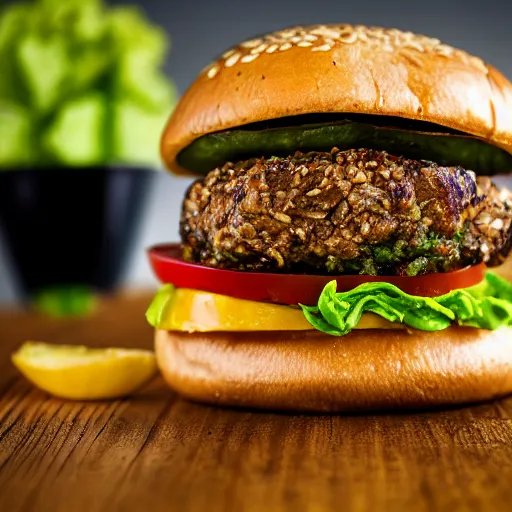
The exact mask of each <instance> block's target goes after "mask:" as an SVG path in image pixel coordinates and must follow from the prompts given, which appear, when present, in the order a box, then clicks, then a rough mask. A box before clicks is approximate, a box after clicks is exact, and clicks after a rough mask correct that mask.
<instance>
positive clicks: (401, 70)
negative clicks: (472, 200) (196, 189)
mask: <svg viewBox="0 0 512 512" xmlns="http://www.w3.org/2000/svg"><path fill="white" fill-rule="evenodd" d="M326 112H339V113H347V114H349V113H350V114H354V113H357V114H373V115H384V116H398V117H402V118H407V119H412V120H420V121H427V122H431V123H435V124H438V125H441V126H444V127H447V128H450V129H454V130H458V131H461V132H464V133H467V134H471V135H474V136H476V137H478V138H481V139H483V140H486V141H488V142H490V143H492V144H494V145H496V146H499V147H501V148H503V149H505V150H506V151H508V152H509V153H512V84H510V82H509V81H508V80H507V79H506V78H505V77H504V76H503V75H502V74H501V73H500V72H499V71H497V70H496V69H495V68H493V67H492V66H490V65H488V64H485V63H484V62H483V61H482V60H480V59H479V58H477V57H473V56H471V55H469V54H467V53H465V52H463V51H460V50H456V49H454V48H451V47H450V46H447V45H445V44H442V43H441V42H440V41H439V40H437V39H431V38H428V37H425V36H418V35H414V34H412V33H410V32H401V31H399V30H394V29H381V28H368V27H363V26H356V27H353V26H350V25H315V26H308V27H294V28H291V29H287V30H283V31H280V32H276V33H273V34H268V35H265V36H263V37H261V38H258V39H253V40H250V41H245V42H243V43H241V44H239V45H238V46H236V47H234V48H232V49H231V50H229V51H227V52H226V53H225V54H224V55H223V56H222V57H221V58H220V59H219V60H217V61H216V62H214V63H213V64H211V65H210V66H208V67H207V68H206V69H205V70H204V71H203V72H202V73H201V74H200V75H199V77H198V78H197V80H196V81H195V82H194V83H193V84H192V85H191V87H190V88H189V89H188V91H187V92H186V93H185V95H184V96H183V98H182V99H181V101H180V102H179V104H178V106H177V107H176V109H175V111H174V113H173V114H172V116H171V118H170V120H169V122H168V124H167V127H166V129H165V132H164V135H163V137H162V141H161V152H162V157H163V160H164V162H165V164H166V165H167V166H168V167H169V168H170V169H171V170H172V171H174V172H175V173H177V174H185V173H190V171H191V170H190V169H185V168H183V167H182V166H181V165H180V164H179V163H178V161H177V156H178V154H179V153H180V151H181V150H183V149H184V148H185V147H186V146H188V145H189V144H190V143H191V142H192V141H194V140H195V139H197V138H198V137H200V136H202V135H205V134H208V133H213V132H217V131H221V130H226V129H229V128H234V127H237V126H241V125H244V124H248V123H252V122H257V121H264V120H269V119H276V118H281V117H288V116H295V115H300V114H313V113H326Z"/></svg>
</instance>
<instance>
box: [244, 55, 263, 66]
mask: <svg viewBox="0 0 512 512" xmlns="http://www.w3.org/2000/svg"><path fill="white" fill-rule="evenodd" d="M258 55H259V54H258ZM258 55H244V56H243V57H242V58H241V59H240V62H243V63H244V64H247V63H248V62H252V61H253V60H255V59H257V58H258Z"/></svg>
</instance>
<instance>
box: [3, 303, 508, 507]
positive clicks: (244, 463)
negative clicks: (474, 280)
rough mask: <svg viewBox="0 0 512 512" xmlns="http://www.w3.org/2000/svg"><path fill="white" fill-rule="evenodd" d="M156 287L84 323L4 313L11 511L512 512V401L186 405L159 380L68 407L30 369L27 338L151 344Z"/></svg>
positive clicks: (6, 486) (6, 500)
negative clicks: (337, 407) (362, 409)
mask: <svg viewBox="0 0 512 512" xmlns="http://www.w3.org/2000/svg"><path fill="white" fill-rule="evenodd" d="M149 299H150V297H149V295H132V296H124V297H118V298H110V299H107V300H105V301H104V302H103V303H102V305H101V307H100V310H99V311H98V313H97V314H95V315H94V316H93V317H91V318H89V319H86V320H65V321H56V320H49V319H46V318H43V317H40V316H37V315H33V314H29V313H22V312H14V311H10V312H9V311H4V312H1V313H0V393H1V395H0V511H2V512H4V511H18V510H23V511H37V512H40V511H43V512H44V511H46V510H49V511H50V510H51V511H66V512H67V511H77V512H80V511H87V512H96V511H107V510H108V511H128V512H131V511H145V510H148V511H156V512H159V511H179V512H182V511H183V512H186V511H194V512H196V511H219V512H224V511H226V512H230V511H233V512H235V511H236V512H239V511H257V512H259V511H262V512H263V511H303V510H304V511H315V512H317V511H329V512H330V511H338V510H343V511H372V512H374V511H381V510H391V511H430V510H434V511H438V510H439V511H445V510H446V511H449V512H453V511H458V510H468V511H479V510H483V511H493V512H494V511H501V510H504V511H505V510H512V400H510V399H509V400H504V401H500V402H494V403H491V404H485V405H478V406H473V407H468V408H460V409H451V410H439V411H430V412H423V413H401V414H378V415H356V416H353V415H352V416H350V415H346V416H327V415H325V416H313V415H310V416H307V415H287V414H275V413H274V414H270V413H257V412H251V411H235V410H226V409H216V408H212V407H207V406H202V405H197V404H192V403H189V402H186V401H184V400H182V399H180V398H179V397H177V396H176V395H175V394H173V393H172V392H171V391H169V390H167V389H166V388H165V387H164V385H163V383H162V381H161V379H160V378H156V379H154V381H153V382H151V383H150V384H149V385H148V386H147V387H146V388H144V389H143V390H142V391H141V392H140V393H139V394H138V395H136V396H134V397H132V398H130V399H128V400H119V401H114V402H94V403H84V402H66V401H63V400H59V399H56V398H51V397H50V396H48V395H46V394H44V393H42V392H40V391H38V390H35V389H33V388H32V387H31V386H30V385H29V384H28V383H27V382H26V381H24V380H23V379H22V378H20V377H18V376H17V374H16V372H15V370H14V369H13V367H12V366H11V364H10V361H9V356H10V353H11V352H12V351H13V350H14V349H15V348H16V347H17V346H18V345H19V344H20V343H21V342H22V341H24V340H26V339H37V340H41V341H47V342H54V343H86V344H89V345H95V346H130V347H135V346H138V347H150V346H151V344H152V332H151V329H150V328H149V327H148V326H147V325H146V324H145V320H144V315H143V313H144V310H145V308H146V306H147V304H148V301H149Z"/></svg>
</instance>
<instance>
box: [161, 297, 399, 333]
mask: <svg viewBox="0 0 512 512" xmlns="http://www.w3.org/2000/svg"><path fill="white" fill-rule="evenodd" d="M158 328H159V329H164V330H167V331H184V332H211V331H305V330H312V329H313V327H312V325H311V324H310V323H309V322H308V321H307V320H306V318H305V317H304V315H303V313H302V311H301V309H300V308H299V307H295V306H283V305H280V304H270V303H266V302H256V301H250V300H243V299H235V298H233V297H227V296H225V295H218V294H216V293H209V292H203V291H198V290H190V289H187V288H178V289H176V291H175V294H174V296H173V299H172V302H171V304H170V305H169V307H168V309H167V314H166V315H164V317H163V318H162V320H161V322H160V325H159V326H158ZM356 329H403V325H402V324H394V323H391V322H388V321H387V320H385V319H384V318H382V317H380V316H378V315H375V314H373V313H365V314H364V315H363V316H362V317H361V320H360V322H359V324H358V325H357V326H356Z"/></svg>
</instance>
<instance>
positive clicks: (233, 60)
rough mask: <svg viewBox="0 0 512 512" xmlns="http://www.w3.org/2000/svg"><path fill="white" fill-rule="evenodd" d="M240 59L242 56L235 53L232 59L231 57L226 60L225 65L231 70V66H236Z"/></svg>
mask: <svg viewBox="0 0 512 512" xmlns="http://www.w3.org/2000/svg"><path fill="white" fill-rule="evenodd" d="M239 59H240V54H239V53H235V54H233V55H231V57H229V59H227V60H226V62H225V63H224V66H226V67H227V68H230V67H231V66H234V65H235V64H236V63H237V62H238V61H239Z"/></svg>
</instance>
